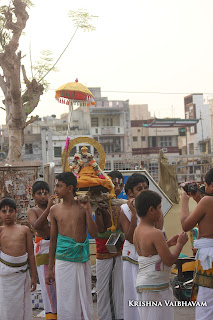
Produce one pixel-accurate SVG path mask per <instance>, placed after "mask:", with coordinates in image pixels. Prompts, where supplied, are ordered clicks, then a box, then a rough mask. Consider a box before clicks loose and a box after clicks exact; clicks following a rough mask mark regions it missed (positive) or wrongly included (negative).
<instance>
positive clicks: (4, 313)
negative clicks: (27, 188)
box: [0, 198, 36, 320]
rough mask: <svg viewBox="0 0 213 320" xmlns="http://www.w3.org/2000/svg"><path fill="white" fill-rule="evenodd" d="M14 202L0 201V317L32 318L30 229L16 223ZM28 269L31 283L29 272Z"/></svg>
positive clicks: (33, 275) (33, 273) (33, 278)
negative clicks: (0, 223)
mask: <svg viewBox="0 0 213 320" xmlns="http://www.w3.org/2000/svg"><path fill="white" fill-rule="evenodd" d="M16 213H17V210H16V203H15V201H14V200H13V199H10V198H4V199H2V200H1V202H0V218H1V220H2V222H3V225H2V226H1V227H0V301H1V303H0V319H4V320H11V319H17V320H21V319H23V320H32V317H33V316H32V301H31V293H30V288H31V291H34V290H35V289H36V264H35V257H34V254H33V242H32V235H31V232H30V229H29V228H28V227H27V226H24V225H18V224H16V223H15V218H16ZM29 267H30V271H31V282H30V275H29V270H28V269H29Z"/></svg>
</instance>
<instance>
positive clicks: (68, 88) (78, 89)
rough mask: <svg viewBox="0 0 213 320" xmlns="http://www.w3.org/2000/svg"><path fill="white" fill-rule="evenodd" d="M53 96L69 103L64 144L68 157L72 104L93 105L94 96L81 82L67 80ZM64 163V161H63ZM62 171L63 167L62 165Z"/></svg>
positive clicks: (61, 101) (59, 100)
mask: <svg viewBox="0 0 213 320" xmlns="http://www.w3.org/2000/svg"><path fill="white" fill-rule="evenodd" d="M55 98H56V100H57V101H58V102H60V103H63V104H66V105H69V120H68V130H67V140H66V144H65V158H67V157H68V146H69V137H68V136H69V132H70V127H71V121H72V111H73V105H76V104H77V105H79V106H86V107H89V106H90V105H95V97H94V96H93V94H92V92H91V91H90V90H89V89H88V88H87V87H86V86H84V85H83V84H81V83H80V82H78V79H76V80H75V82H69V83H66V84H63V85H62V86H61V87H59V88H58V89H57V90H56V92H55ZM64 163H65V161H64ZM63 171H64V167H63Z"/></svg>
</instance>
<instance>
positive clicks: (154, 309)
mask: <svg viewBox="0 0 213 320" xmlns="http://www.w3.org/2000/svg"><path fill="white" fill-rule="evenodd" d="M137 300H138V301H139V302H144V305H143V306H140V307H138V308H139V314H140V319H141V320H154V319H159V320H173V319H174V307H173V306H166V304H165V303H164V301H168V302H169V301H173V291H172V288H168V289H166V290H164V291H151V292H146V291H144V292H140V293H138V294H137ZM145 301H148V302H149V303H147V304H146V302H145ZM149 304H150V305H149ZM132 308H133V307H132ZM134 308H135V307H134Z"/></svg>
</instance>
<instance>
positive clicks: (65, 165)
mask: <svg viewBox="0 0 213 320" xmlns="http://www.w3.org/2000/svg"><path fill="white" fill-rule="evenodd" d="M79 143H88V144H89V145H91V146H93V147H94V148H96V150H97V151H98V154H99V158H100V163H99V167H100V168H101V170H104V168H105V164H106V155H105V152H104V148H103V147H102V145H101V144H100V143H99V142H97V141H96V140H95V139H93V138H90V137H77V138H74V139H72V140H70V142H69V147H68V150H67V151H65V149H64V150H63V152H62V168H63V172H64V171H68V172H70V171H71V169H70V166H69V162H68V157H69V154H70V151H71V150H72V148H73V147H74V146H75V145H76V144H79Z"/></svg>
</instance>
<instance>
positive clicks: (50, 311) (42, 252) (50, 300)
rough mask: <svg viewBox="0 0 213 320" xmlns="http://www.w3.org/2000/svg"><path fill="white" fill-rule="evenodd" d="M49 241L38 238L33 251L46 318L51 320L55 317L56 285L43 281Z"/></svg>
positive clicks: (46, 270)
mask: <svg viewBox="0 0 213 320" xmlns="http://www.w3.org/2000/svg"><path fill="white" fill-rule="evenodd" d="M49 243H50V240H40V241H39V242H37V243H35V249H34V251H35V260H36V266H37V272H38V277H39V282H40V286H41V294H42V300H43V304H44V310H45V314H46V319H51V320H53V319H57V301H56V285H55V282H54V283H53V284H51V285H48V284H46V283H45V277H46V276H47V273H48V260H49Z"/></svg>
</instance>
